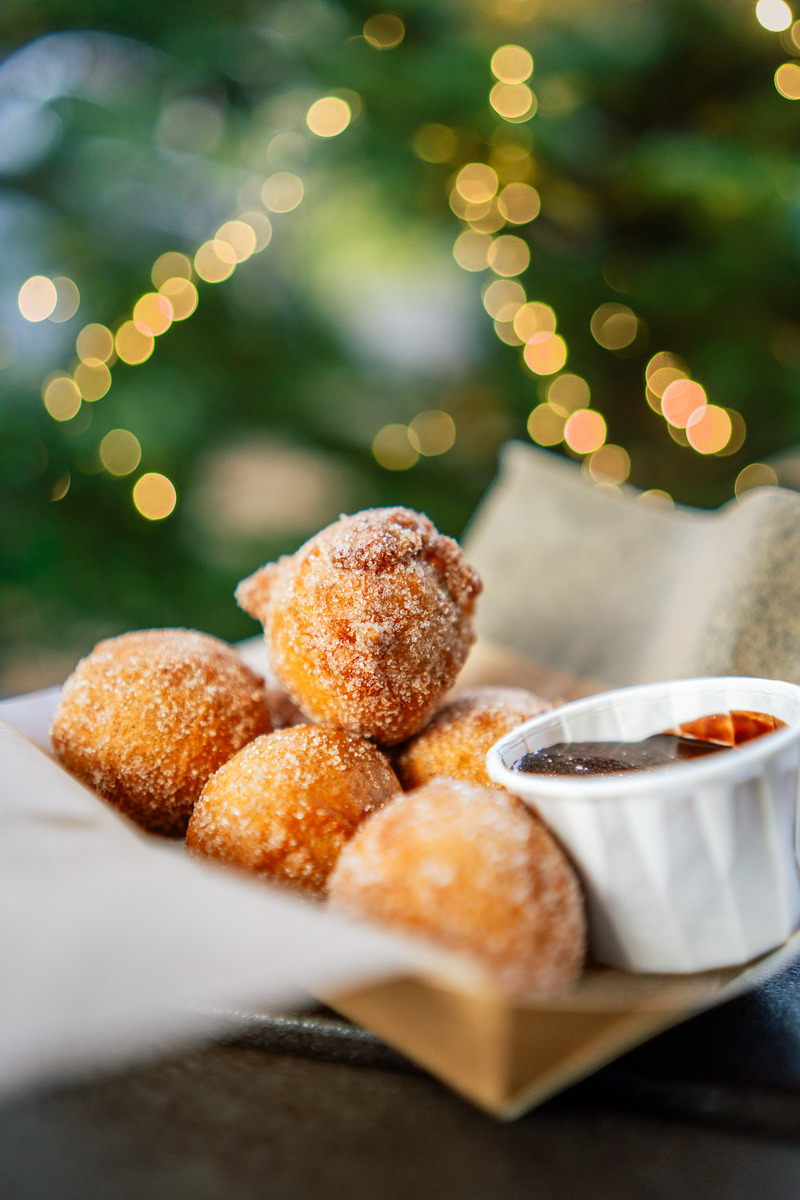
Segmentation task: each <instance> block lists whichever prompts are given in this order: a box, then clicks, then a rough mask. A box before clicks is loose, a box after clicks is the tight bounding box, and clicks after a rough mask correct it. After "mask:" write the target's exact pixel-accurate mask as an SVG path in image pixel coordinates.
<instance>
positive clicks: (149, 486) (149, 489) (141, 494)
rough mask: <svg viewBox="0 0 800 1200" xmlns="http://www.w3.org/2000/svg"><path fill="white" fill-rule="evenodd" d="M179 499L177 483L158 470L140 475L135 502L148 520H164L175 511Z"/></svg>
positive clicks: (135, 490) (135, 485) (135, 489)
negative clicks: (176, 489) (176, 488)
mask: <svg viewBox="0 0 800 1200" xmlns="http://www.w3.org/2000/svg"><path fill="white" fill-rule="evenodd" d="M177 500H178V494H177V492H176V491H175V485H174V484H173V483H172V482H171V480H169V479H167V477H166V475H159V474H158V472H156V471H149V472H148V473H147V474H146V475H142V476H140V478H139V479H137V480H136V483H135V484H134V488H133V503H134V504H135V505H136V508H137V509H138V511H139V512H140V513H141V514H142V516H143V517H146V518H147V520H148V521H163V520H164V518H165V517H168V516H169V515H170V513H171V512H173V511H174V509H175V505H176V503H177Z"/></svg>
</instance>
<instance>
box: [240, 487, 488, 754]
mask: <svg viewBox="0 0 800 1200" xmlns="http://www.w3.org/2000/svg"><path fill="white" fill-rule="evenodd" d="M480 590H481V584H480V580H479V579H478V577H477V575H476V574H475V572H474V571H473V570H472V568H471V567H469V566H468V565H467V563H466V561H465V559H464V556H463V555H462V553H461V550H460V549H459V547H458V544H457V543H456V542H454V541H453V539H452V538H448V537H444V536H442V534H440V533H438V532H437V531H436V529H435V527H434V526H433V525H432V524H431V522H430V521H429V520H428V518H427V517H425V516H422V515H421V514H420V513H415V512H411V511H410V510H409V509H406V508H373V509H367V510H366V511H364V512H360V513H356V514H355V515H354V516H350V517H342V518H340V520H338V521H336V522H335V523H334V524H333V525H330V526H328V528H327V529H324V530H322V532H321V533H318V534H317V535H316V536H315V537H313V538H311V540H310V541H308V542H306V544H305V545H304V546H301V548H300V549H299V550H298V551H297V552H296V553H295V554H293V555H291V556H288V557H284V558H281V559H280V560H279V561H278V562H277V563H270V564H268V565H267V566H265V567H262V568H261V569H260V570H259V571H256V572H255V574H254V575H251V576H250V577H249V578H248V579H245V580H243V582H242V583H240V584H239V587H238V589H237V591H236V599H237V600H238V602H239V604H240V605H241V606H242V608H244V609H245V610H246V611H247V612H249V613H250V614H251V616H254V617H257V618H258V619H259V620H260V621H261V622H262V623H263V625H264V632H265V636H266V641H267V647H268V653H269V656H270V659H271V661H272V664H273V668H274V670H275V673H276V675H277V677H278V679H279V680H280V681H281V683H282V684H283V686H284V687H285V688H286V690H287V691H288V693H289V694H290V696H291V697H292V698H293V699H294V700H295V702H296V703H297V704H298V705H299V706H300V708H301V709H302V710H303V712H305V713H307V715H308V716H309V718H310V719H311V720H313V721H319V722H320V723H321V724H323V725H331V726H337V727H340V728H342V729H348V730H350V731H351V732H353V733H360V734H363V735H364V736H365V737H371V738H374V739H375V740H376V741H378V742H382V743H384V744H386V745H391V744H393V743H396V742H401V741H403V740H404V739H405V738H407V737H409V736H410V735H411V734H412V733H415V732H416V731H417V730H418V729H421V728H422V726H423V725H424V724H425V723H426V721H427V720H428V718H429V717H430V715H431V713H432V712H433V710H434V708H435V706H436V704H437V703H438V701H439V700H440V698H441V697H442V696H443V695H444V693H445V692H446V691H447V690H448V689H449V688H450V686H451V685H452V683H453V681H454V680H455V678H456V675H457V674H458V672H459V670H460V669H461V667H462V665H463V663H464V660H465V658H466V656H467V652H468V650H469V648H470V645H471V644H472V641H473V639H474V635H473V632H472V613H473V608H474V602H475V598H476V596H477V595H478V593H479V592H480Z"/></svg>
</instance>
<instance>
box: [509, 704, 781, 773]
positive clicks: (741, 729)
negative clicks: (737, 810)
mask: <svg viewBox="0 0 800 1200" xmlns="http://www.w3.org/2000/svg"><path fill="white" fill-rule="evenodd" d="M785 726H786V722H785V721H781V720H779V719H778V718H777V717H772V716H770V715H769V714H768V713H754V712H744V711H734V712H729V713H713V714H712V715H711V716H708V717H700V718H698V720H696V721H687V722H686V723H685V724H683V725H680V726H678V728H677V729H667V730H665V731H664V732H663V733H654V734H652V735H651V736H650V737H647V738H643V739H642V741H640V742H556V743H555V745H552V746H545V748H544V749H542V750H537V751H536V752H535V753H533V754H523V756H522V758H520V759H519V760H518V761H517V762H516V763H514V768H513V769H514V770H515V771H525V772H526V773H527V774H530V775H583V776H590V775H618V774H621V773H622V772H624V771H651V770H653V768H654V767H667V766H672V765H673V764H674V763H678V762H688V761H690V760H694V759H698V758H705V757H706V756H707V755H709V754H717V753H719V751H721V750H733V749H734V748H735V747H736V746H740V745H742V743H743V742H749V741H752V739H753V738H757V737H763V736H764V734H767V733H772V732H773V730H775V729H781V728H785Z"/></svg>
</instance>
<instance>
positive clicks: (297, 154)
mask: <svg viewBox="0 0 800 1200" xmlns="http://www.w3.org/2000/svg"><path fill="white" fill-rule="evenodd" d="M0 53H2V62H0V243H1V244H2V256H1V258H0V262H1V263H2V265H1V266H0V388H2V405H0V489H1V499H2V510H0V555H1V561H2V577H1V578H0V622H1V623H2V639H1V644H0V649H1V650H2V656H3V657H2V668H1V669H0V689H2V690H3V691H4V692H6V693H15V692H20V691H24V690H27V689H30V688H33V687H36V686H41V685H44V684H46V683H49V682H52V681H55V680H58V679H59V678H61V677H63V675H64V674H65V673H66V672H67V671H68V670H69V669H70V668H71V666H72V665H73V664H74V662H75V660H76V658H77V657H78V655H79V654H81V653H85V652H86V651H87V650H88V649H90V648H91V646H92V645H93V644H94V642H95V641H97V640H98V638H99V637H101V636H105V635H107V634H111V633H115V632H120V631H122V630H124V629H127V628H132V627H139V626H151V625H168V624H180V625H189V626H193V627H197V628H201V629H205V630H208V631H210V632H213V633H215V634H217V635H219V636H222V637H226V638H230V639H235V638H237V637H242V636H246V635H248V634H250V633H252V632H253V626H252V622H250V621H249V620H248V619H247V618H246V617H245V616H244V615H243V614H241V613H239V612H238V610H237V608H236V606H235V605H234V603H233V601H232V598H231V594H232V591H233V587H234V585H235V583H236V582H237V581H238V580H239V579H240V578H241V577H242V575H243V574H246V573H249V572H250V571H251V570H253V569H254V568H255V566H257V565H258V564H260V563H261V562H264V561H267V560H268V559H270V558H273V557H274V556H276V555H278V554H280V553H283V552H286V551H290V550H293V549H294V548H295V547H296V546H297V545H298V544H299V543H300V542H301V541H302V540H304V539H305V538H306V537H307V536H308V535H310V534H311V533H312V532H314V531H315V530H316V529H317V528H319V527H320V526H322V525H324V524H326V523H327V522H328V521H330V520H332V519H334V518H335V517H336V516H337V515H338V513H339V512H342V511H353V510H354V509H357V508H359V507H364V506H367V505H380V504H391V503H402V504H408V505H410V506H412V507H415V508H418V509H422V510H424V511H427V512H428V513H429V514H430V516H431V517H432V518H433V520H434V521H435V522H436V523H437V524H438V525H439V526H440V528H442V529H443V530H444V531H446V532H449V533H451V534H454V535H456V536H457V535H459V534H460V533H461V531H462V529H463V527H464V525H465V523H466V522H467V520H468V518H469V516H470V514H471V512H472V510H473V509H474V507H475V505H476V503H477V502H478V500H479V498H480V496H481V494H482V492H483V491H484V489H485V488H486V486H487V485H488V484H489V483H490V481H491V479H492V477H493V475H494V473H495V470H496V464H497V452H498V448H499V446H500V445H501V444H502V442H503V441H505V440H506V439H508V438H518V439H523V440H527V441H529V442H530V441H531V440H532V441H533V442H536V443H538V444H539V445H541V446H545V447H548V448H549V449H550V450H551V452H552V453H556V454H563V455H568V456H570V457H572V458H574V459H576V460H578V461H580V462H581V463H582V469H583V472H584V475H585V477H586V482H587V486H597V487H603V488H614V487H619V486H620V484H622V483H623V482H625V481H627V482H628V483H629V484H632V485H633V486H634V487H635V488H637V489H639V490H640V491H641V499H642V500H643V502H650V503H662V504H670V503H673V502H674V503H679V504H692V505H700V506H704V507H714V506H717V505H719V504H721V503H723V502H725V501H726V500H729V499H731V498H732V497H733V496H734V495H735V494H737V493H739V492H741V491H742V490H744V489H746V488H748V487H752V486H755V485H759V484H763V483H769V482H775V481H776V480H778V479H780V480H786V481H787V482H793V481H792V479H791V462H790V461H789V459H788V458H787V457H786V454H785V452H787V451H790V450H791V447H793V446H794V445H795V443H797V442H800V403H798V400H800V395H799V393H798V388H799V386H800V307H799V306H798V303H797V293H798V289H797V282H796V281H797V273H798V269H799V268H800V158H798V154H799V152H800V120H799V119H798V118H799V117H800V107H799V106H798V104H797V100H798V98H800V22H797V23H795V22H794V19H793V14H792V12H791V10H790V9H789V8H788V7H787V5H786V4H784V3H783V0H760V3H759V4H758V6H756V5H755V3H753V2H750V0H625V2H620V3H616V2H614V0H604V2H602V3H600V2H597V3H593V2H591V0H574V2H571V0H559V2H558V3H556V2H555V0H472V3H470V4H467V3H465V4H459V3H452V2H446V0H424V2H423V0H409V2H408V3H406V4H404V5H403V6H401V7H398V8H397V9H396V10H392V11H384V10H381V9H380V8H376V7H374V6H373V5H370V4H365V3H361V2H358V0H282V2H270V0H266V2H265V0H260V2H259V0H226V2H225V3H222V2H221V0H201V2H197V0H183V2H182V3H181V4H179V5H166V4H163V3H155V0H139V2H138V3H137V4H135V5H122V4H121V3H119V0H69V2H67V0H5V2H4V4H3V8H2V13H0Z"/></svg>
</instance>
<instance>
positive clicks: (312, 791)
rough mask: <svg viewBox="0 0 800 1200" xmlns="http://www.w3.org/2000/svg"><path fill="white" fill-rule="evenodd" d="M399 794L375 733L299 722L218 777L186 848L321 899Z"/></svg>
mask: <svg viewBox="0 0 800 1200" xmlns="http://www.w3.org/2000/svg"><path fill="white" fill-rule="evenodd" d="M399 794H400V784H399V783H398V781H397V778H396V776H395V774H394V772H393V771H392V769H391V767H390V766H389V763H388V760H387V759H386V758H385V756H384V755H383V754H381V752H380V751H379V750H378V749H377V748H376V747H375V746H373V745H372V743H371V742H368V741H367V740H366V738H362V737H357V736H355V735H353V734H350V733H345V732H344V731H343V730H340V729H324V728H321V727H320V726H317V725H294V726H292V727H291V728H288V729H279V730H276V731H275V732H274V733H271V734H269V735H268V736H266V737H260V738H256V740H255V741H253V742H250V744H249V745H248V746H245V747H244V749H243V750H240V751H239V753H238V754H236V755H235V756H234V757H233V758H232V759H230V761H229V762H227V763H225V764H224V766H222V767H221V768H220V769H219V771H217V773H216V774H215V775H214V776H213V777H212V778H211V779H209V781H208V783H207V784H206V786H205V788H204V789H203V794H202V796H201V797H200V800H199V801H198V803H197V804H196V806H195V809H194V812H193V813H192V819H191V821H190V822H189V829H188V831H187V835H186V845H187V848H188V849H189V851H190V852H191V853H193V854H196V855H198V856H204V857H207V858H215V859H218V860H220V861H222V862H225V863H228V864H230V865H233V866H237V867H241V868H243V869H244V870H247V871H252V872H255V873H256V874H258V875H262V876H264V877H265V878H267V879H271V880H273V881H274V882H276V883H281V884H284V885H286V886H288V887H291V888H293V889H294V890H297V891H303V892H306V893H308V894H310V895H313V896H319V895H321V894H322V893H323V892H324V890H325V884H326V880H327V878H328V875H329V874H330V871H331V870H332V868H333V866H334V864H335V862H336V859H337V858H338V856H339V853H340V851H341V849H342V847H343V846H344V844H345V842H346V841H347V839H348V838H350V837H351V836H352V834H353V833H354V832H355V830H356V829H357V827H358V826H359V824H360V823H361V821H363V820H364V818H365V817H366V816H367V815H368V814H370V813H372V812H374V811H376V810H377V809H379V808H381V807H382V806H383V805H384V804H387V803H388V802H389V801H390V800H391V799H392V798H393V797H394V796H395V795H399Z"/></svg>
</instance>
